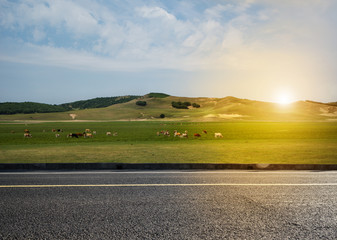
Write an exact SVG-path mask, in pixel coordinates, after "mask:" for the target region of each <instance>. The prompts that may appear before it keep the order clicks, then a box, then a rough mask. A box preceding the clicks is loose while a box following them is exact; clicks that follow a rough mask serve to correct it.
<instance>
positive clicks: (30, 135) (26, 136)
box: [23, 133, 32, 138]
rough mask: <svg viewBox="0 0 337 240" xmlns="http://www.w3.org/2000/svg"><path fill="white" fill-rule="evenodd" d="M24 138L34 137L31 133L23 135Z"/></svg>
mask: <svg viewBox="0 0 337 240" xmlns="http://www.w3.org/2000/svg"><path fill="white" fill-rule="evenodd" d="M23 137H25V138H31V137H32V134H30V133H24V134H23Z"/></svg>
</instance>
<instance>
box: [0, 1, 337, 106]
mask: <svg viewBox="0 0 337 240" xmlns="http://www.w3.org/2000/svg"><path fill="white" fill-rule="evenodd" d="M336 12H337V1H335V0H306V1H292V0H273V1H268V0H233V1H230V0H222V1H221V0H208V1H207V0H199V1H198V0H182V1H176V0H170V1H164V0H162V1H158V0H156V1H155V0H148V1H145V0H144V1H143V0H133V1H131V0H116V1H103V0H97V1H91V0H73V1H70V0H69V1H66V0H57V1H55V0H25V1H8V0H0V84H1V85H0V86H1V88H0V102H5V101H16V102H21V101H35V102H44V103H52V104H59V103H64V102H70V101H76V100H81V99H89V98H94V97H107V96H120V95H128V94H132V95H144V94H146V93H149V92H164V93H168V94H171V95H175V96H190V97H225V96H236V97H240V98H248V99H255V100H262V101H277V99H278V98H279V97H281V96H284V95H287V96H288V98H289V99H291V100H304V99H311V100H316V101H323V102H330V101H337V78H336V76H337V67H336V60H337V44H336V42H337V26H336V24H337V15H336V14H335V13H336Z"/></svg>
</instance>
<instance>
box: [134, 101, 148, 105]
mask: <svg viewBox="0 0 337 240" xmlns="http://www.w3.org/2000/svg"><path fill="white" fill-rule="evenodd" d="M146 104H147V103H146V101H137V102H136V105H138V106H146Z"/></svg>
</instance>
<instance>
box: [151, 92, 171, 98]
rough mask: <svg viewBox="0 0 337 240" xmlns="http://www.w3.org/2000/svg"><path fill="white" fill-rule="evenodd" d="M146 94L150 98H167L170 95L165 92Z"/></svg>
mask: <svg viewBox="0 0 337 240" xmlns="http://www.w3.org/2000/svg"><path fill="white" fill-rule="evenodd" d="M146 96H147V97H149V98H166V97H169V96H170V95H167V94H165V93H149V94H147V95H146Z"/></svg>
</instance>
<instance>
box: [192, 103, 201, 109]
mask: <svg viewBox="0 0 337 240" xmlns="http://www.w3.org/2000/svg"><path fill="white" fill-rule="evenodd" d="M192 107H194V108H200V105H199V104H197V103H193V104H192Z"/></svg>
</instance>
